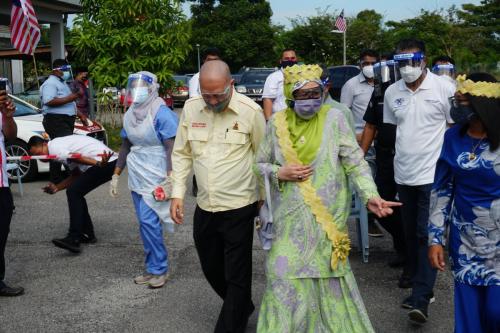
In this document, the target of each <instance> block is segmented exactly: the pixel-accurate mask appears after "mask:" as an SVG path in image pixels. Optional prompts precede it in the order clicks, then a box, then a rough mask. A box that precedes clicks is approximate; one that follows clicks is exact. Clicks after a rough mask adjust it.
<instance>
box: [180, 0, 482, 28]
mask: <svg viewBox="0 0 500 333" xmlns="http://www.w3.org/2000/svg"><path fill="white" fill-rule="evenodd" d="M269 2H270V3H271V8H272V10H273V17H272V21H273V23H275V24H282V25H285V26H287V27H289V26H290V24H289V22H290V21H289V20H288V18H294V17H297V16H311V15H315V14H316V13H317V10H316V9H320V10H324V9H325V8H327V7H329V12H336V11H340V10H342V8H344V9H345V15H347V16H354V15H356V14H357V13H358V12H360V11H362V10H364V9H374V10H375V11H377V12H379V13H381V14H382V15H383V16H384V20H385V21H390V20H397V21H399V20H401V19H407V18H411V17H414V16H417V15H418V14H419V12H420V9H421V8H423V9H427V10H434V9H440V8H449V7H451V6H452V5H456V6H457V7H460V5H462V4H464V3H473V4H479V3H480V0H466V1H460V0H335V1H332V0H330V1H328V0H305V1H304V0H301V1H297V0H270V1H269ZM188 7H189V5H187V6H186V5H185V9H186V12H187V13H189V9H188Z"/></svg>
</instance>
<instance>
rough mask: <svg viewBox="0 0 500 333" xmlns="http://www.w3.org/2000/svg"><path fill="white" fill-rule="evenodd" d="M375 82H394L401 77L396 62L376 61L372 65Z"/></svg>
mask: <svg viewBox="0 0 500 333" xmlns="http://www.w3.org/2000/svg"><path fill="white" fill-rule="evenodd" d="M373 72H374V74H375V77H374V79H375V82H376V83H391V84H392V83H394V82H396V81H398V80H399V79H400V78H401V75H400V74H399V66H398V63H397V62H395V61H393V60H387V61H381V62H377V63H376V64H375V65H373Z"/></svg>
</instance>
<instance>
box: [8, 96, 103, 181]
mask: <svg viewBox="0 0 500 333" xmlns="http://www.w3.org/2000/svg"><path fill="white" fill-rule="evenodd" d="M9 97H10V98H12V100H13V101H14V103H15V104H16V113H14V121H15V122H16V124H17V138H16V139H15V140H9V141H7V142H6V143H5V150H6V153H7V156H25V155H29V154H28V141H29V140H30V139H31V138H32V137H34V136H38V137H41V138H44V139H49V136H48V134H47V133H45V130H44V128H43V124H42V121H43V115H42V113H41V110H40V109H39V108H37V107H36V106H33V105H31V104H30V103H28V102H26V101H23V100H22V99H20V98H18V97H16V96H12V95H9ZM74 134H79V135H88V136H91V137H93V138H96V139H97V140H100V141H102V142H104V143H106V142H107V135H106V130H105V129H104V127H102V126H101V125H100V124H99V123H97V122H95V121H91V120H90V119H89V125H88V126H85V125H83V124H82V122H81V121H80V119H78V118H77V119H76V121H75V131H74ZM19 167H20V168H19V169H20V175H21V179H22V180H23V181H29V180H33V179H34V178H35V177H36V176H37V175H38V173H43V172H48V171H49V163H46V162H42V161H39V160H38V161H23V162H20V163H19ZM9 179H11V180H13V181H14V180H17V175H16V172H14V171H13V172H10V173H9Z"/></svg>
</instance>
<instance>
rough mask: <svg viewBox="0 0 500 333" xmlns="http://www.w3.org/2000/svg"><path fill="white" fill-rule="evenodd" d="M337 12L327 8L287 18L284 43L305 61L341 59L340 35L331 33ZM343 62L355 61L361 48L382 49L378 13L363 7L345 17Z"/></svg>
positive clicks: (382, 42)
mask: <svg viewBox="0 0 500 333" xmlns="http://www.w3.org/2000/svg"><path fill="white" fill-rule="evenodd" d="M337 16H338V14H337V13H328V8H327V9H325V10H323V11H318V13H317V15H315V16H310V17H297V18H294V19H291V23H292V28H291V29H290V30H288V31H285V32H283V37H282V39H283V40H284V44H285V45H287V46H289V47H291V48H294V49H295V50H297V52H298V54H299V56H300V57H301V59H302V60H303V61H304V62H306V63H326V64H328V65H340V64H342V63H343V43H344V42H343V36H342V34H338V33H333V32H332V30H336V28H335V20H336V19H337ZM346 20H347V33H346V58H347V63H350V64H353V63H357V61H358V57H359V54H360V52H361V51H362V50H364V49H367V48H370V49H374V50H376V51H385V49H386V44H387V43H385V42H384V31H383V29H382V15H380V14H379V13H377V12H376V11H374V10H363V11H361V12H359V13H358V14H357V15H356V17H347V18H346Z"/></svg>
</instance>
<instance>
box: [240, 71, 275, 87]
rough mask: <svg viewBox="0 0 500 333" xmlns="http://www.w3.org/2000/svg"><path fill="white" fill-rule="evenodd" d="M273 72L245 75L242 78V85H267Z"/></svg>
mask: <svg viewBox="0 0 500 333" xmlns="http://www.w3.org/2000/svg"><path fill="white" fill-rule="evenodd" d="M271 73H272V72H254V73H245V74H243V76H242V77H241V80H240V83H241V84H262V85H264V83H266V79H267V77H268V76H269V74H271Z"/></svg>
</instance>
